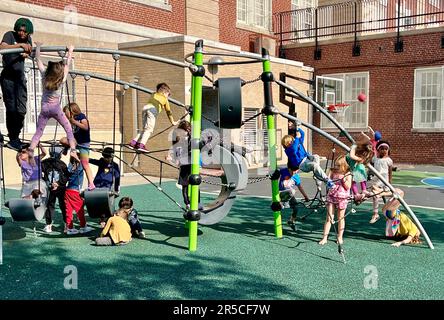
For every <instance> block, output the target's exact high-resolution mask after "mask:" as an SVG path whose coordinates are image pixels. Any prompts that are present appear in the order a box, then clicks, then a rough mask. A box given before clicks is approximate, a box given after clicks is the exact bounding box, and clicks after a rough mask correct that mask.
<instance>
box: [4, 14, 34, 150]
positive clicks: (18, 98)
mask: <svg viewBox="0 0 444 320" xmlns="http://www.w3.org/2000/svg"><path fill="white" fill-rule="evenodd" d="M33 32H34V27H33V25H32V22H31V21H30V20H29V19H26V18H19V19H18V20H17V21H16V22H15V24H14V31H8V32H6V33H5V34H4V35H3V39H2V41H1V44H0V49H15V48H23V49H24V51H25V52H23V53H12V54H4V55H2V57H3V70H2V72H1V75H0V85H1V88H2V92H3V101H4V103H5V108H6V128H7V130H8V135H9V141H10V142H9V143H8V144H7V146H8V147H10V148H13V149H16V150H19V149H20V147H21V142H20V139H19V136H20V131H21V130H22V129H23V122H24V120H25V115H26V105H27V100H28V92H27V85H26V76H25V59H26V58H28V57H29V55H30V54H31V51H32V39H31V34H32V33H33Z"/></svg>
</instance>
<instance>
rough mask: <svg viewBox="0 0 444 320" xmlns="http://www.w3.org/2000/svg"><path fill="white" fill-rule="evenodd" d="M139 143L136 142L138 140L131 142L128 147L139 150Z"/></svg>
mask: <svg viewBox="0 0 444 320" xmlns="http://www.w3.org/2000/svg"><path fill="white" fill-rule="evenodd" d="M138 144H139V143H138V142H137V141H136V140H134V139H133V140H131V142H130V143H128V145H129V146H130V147H133V148H136V149H137V146H138Z"/></svg>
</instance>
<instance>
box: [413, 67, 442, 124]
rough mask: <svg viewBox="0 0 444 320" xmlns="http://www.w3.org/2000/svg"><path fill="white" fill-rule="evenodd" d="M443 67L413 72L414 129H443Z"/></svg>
mask: <svg viewBox="0 0 444 320" xmlns="http://www.w3.org/2000/svg"><path fill="white" fill-rule="evenodd" d="M443 70H444V67H439V68H423V69H416V70H415V92H414V105H413V128H414V129H435V128H440V129H444V107H443V105H442V104H443V94H444V92H443V90H442V84H443V77H444V71H443Z"/></svg>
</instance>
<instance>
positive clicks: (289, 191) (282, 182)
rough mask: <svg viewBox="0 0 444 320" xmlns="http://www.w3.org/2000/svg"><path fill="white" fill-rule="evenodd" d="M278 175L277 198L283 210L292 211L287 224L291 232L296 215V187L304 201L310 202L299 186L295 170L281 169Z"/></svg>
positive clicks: (294, 229)
mask: <svg viewBox="0 0 444 320" xmlns="http://www.w3.org/2000/svg"><path fill="white" fill-rule="evenodd" d="M279 173H280V178H279V196H280V198H281V201H282V202H283V203H284V208H291V209H292V210H293V211H292V213H291V216H290V219H288V221H287V224H288V225H289V226H290V228H291V229H293V231H296V218H297V215H298V207H297V206H298V201H297V199H296V187H297V188H298V189H299V191H300V192H301V194H302V196H303V197H304V201H310V199H309V198H308V196H307V194H306V193H305V190H304V188H303V187H302V185H301V178H300V177H299V174H298V173H297V169H296V168H281V169H279ZM287 205H288V206H287Z"/></svg>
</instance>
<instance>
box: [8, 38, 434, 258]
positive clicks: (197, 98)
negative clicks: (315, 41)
mask: <svg viewBox="0 0 444 320" xmlns="http://www.w3.org/2000/svg"><path fill="white" fill-rule="evenodd" d="M41 51H42V52H58V53H59V55H60V56H61V57H63V56H64V53H65V51H66V48H65V47H42V48H41ZM75 51H77V52H85V53H96V54H108V55H112V57H113V59H114V78H109V77H105V76H103V75H98V74H93V73H88V72H85V71H76V70H73V71H71V72H70V73H71V75H72V76H73V77H75V76H83V77H84V78H85V81H87V80H89V79H90V78H96V79H100V80H103V81H108V82H112V83H114V97H115V94H116V85H117V84H119V85H122V86H123V88H124V91H125V90H127V89H128V88H133V89H136V90H140V91H142V92H146V93H153V90H150V89H147V88H144V87H142V86H140V85H136V84H132V83H128V82H125V81H122V80H118V79H116V63H117V61H118V60H119V57H120V56H127V57H132V58H138V59H146V60H151V61H157V62H162V63H166V64H169V65H174V66H177V67H180V68H187V69H188V70H189V71H190V73H191V104H190V106H189V107H187V106H186V105H185V104H183V103H181V102H179V101H176V100H174V99H171V98H169V100H170V102H172V103H174V104H176V105H178V106H180V107H183V108H185V109H186V110H187V113H189V114H190V115H191V125H192V132H191V175H190V177H189V184H190V186H191V187H190V200H191V204H190V208H189V209H185V208H183V207H182V206H181V205H180V204H179V203H177V201H175V200H174V199H173V198H172V197H170V196H169V195H168V194H167V193H166V192H165V191H164V190H163V189H162V187H161V180H160V183H159V185H156V184H155V183H153V182H152V181H151V180H150V179H149V178H148V177H147V176H146V175H144V174H143V173H141V172H139V171H138V170H137V169H135V168H134V167H133V166H131V164H128V163H127V162H125V161H124V160H123V159H122V157H117V156H116V157H117V158H118V159H119V160H120V161H123V162H124V163H126V164H128V165H129V167H130V168H132V169H133V170H134V171H135V172H137V173H139V174H140V175H141V176H142V177H144V179H145V180H147V181H148V182H149V183H151V184H153V185H155V187H156V188H157V190H158V191H160V192H162V193H163V194H164V195H165V196H167V197H168V198H169V199H170V200H172V201H173V202H175V204H176V205H177V206H178V207H179V208H180V209H181V210H182V211H183V212H184V213H183V216H184V218H185V219H186V227H187V228H188V232H189V238H188V250H189V251H196V250H197V228H198V223H199V222H200V223H201V224H214V223H217V222H219V221H220V220H221V219H222V218H223V217H225V216H226V215H227V214H228V212H229V211H230V209H231V207H232V205H233V203H234V199H235V197H236V194H237V192H239V191H241V190H243V189H244V188H245V187H246V185H247V183H248V170H247V166H246V163H245V159H243V157H242V156H241V155H239V154H238V153H236V152H232V151H231V150H228V149H229V148H226V147H225V146H220V145H216V146H214V147H213V148H212V152H213V153H214V157H213V160H215V161H216V162H218V163H219V164H220V165H221V167H222V169H223V171H224V175H223V178H222V182H221V183H220V186H221V191H220V193H219V196H218V197H217V199H216V200H215V202H213V203H212V204H210V205H208V206H206V207H204V208H203V209H199V188H200V184H201V183H202V176H201V172H200V154H201V143H200V142H201V131H202V130H201V124H202V118H203V117H202V80H203V78H204V77H205V70H206V69H205V67H206V66H207V67H213V68H214V67H217V66H219V65H230V64H245V63H261V64H262V73H261V76H260V78H258V79H255V80H254V81H257V80H259V79H260V80H261V81H262V82H263V93H264V106H263V109H262V110H261V114H263V115H265V116H266V120H267V132H268V151H269V165H270V174H269V177H267V179H268V178H270V179H271V190H272V205H271V208H272V211H273V217H274V233H275V236H276V237H278V238H280V237H282V215H281V210H282V205H281V202H280V197H279V187H278V183H279V171H278V169H277V159H276V149H277V137H276V119H275V117H276V115H279V116H282V117H284V118H286V119H288V120H291V121H297V122H298V123H299V124H301V125H302V126H304V127H306V128H308V129H310V130H312V131H314V132H316V133H318V134H320V135H322V136H323V137H325V138H326V139H328V140H330V141H331V142H333V143H334V144H335V145H337V146H339V147H340V148H342V149H344V150H345V151H347V152H348V151H349V150H350V148H349V147H348V146H347V145H345V144H344V143H342V142H341V141H339V140H338V139H337V138H335V137H333V136H331V135H330V134H328V133H327V132H325V131H323V130H321V129H319V128H318V127H316V126H314V125H312V124H310V123H306V122H304V121H302V120H301V119H298V118H296V117H294V116H291V115H289V114H288V113H286V112H282V111H279V110H278V109H277V108H276V107H275V106H274V104H273V95H272V93H273V92H272V91H273V90H272V86H273V84H277V85H278V86H280V87H283V88H285V89H286V90H288V91H290V92H291V93H292V94H294V95H295V96H297V97H298V98H299V99H301V100H302V101H305V102H306V103H308V104H310V105H311V106H313V107H314V108H316V109H317V110H319V111H320V112H321V113H322V114H323V115H324V116H325V117H327V118H328V119H329V120H330V121H331V122H332V123H333V124H334V125H335V126H336V127H337V128H338V129H339V130H340V131H341V132H342V133H343V134H344V136H345V137H347V139H348V140H349V141H350V142H351V143H353V142H354V141H353V138H352V137H351V135H350V134H349V133H348V132H347V131H346V130H345V129H344V127H342V126H341V125H340V124H339V123H338V122H337V121H336V119H335V118H334V117H332V116H331V115H330V114H329V113H328V112H327V111H325V110H324V108H322V107H321V106H320V105H319V104H318V103H317V102H316V101H314V100H313V99H312V98H311V97H309V96H307V95H305V94H303V93H302V92H300V91H299V90H297V89H294V88H292V87H291V86H289V85H288V84H286V83H284V82H282V81H280V80H278V79H276V78H275V77H274V75H273V73H272V70H271V61H270V56H269V53H268V52H267V50H265V49H263V50H262V55H261V56H258V55H255V54H246V53H226V52H205V51H204V44H203V41H202V40H199V41H196V43H195V50H194V52H193V53H191V54H188V55H187V56H186V57H185V61H184V62H183V61H175V60H171V59H167V58H163V57H158V56H152V55H147V54H142V53H137V52H131V51H121V50H111V49H97V48H82V47H80V48H76V49H75ZM20 52H23V49H5V50H0V54H8V53H20ZM205 55H210V56H231V57H236V58H240V59H242V60H240V61H239V60H238V61H229V62H224V61H223V60H222V59H210V60H208V61H204V56H205ZM233 79H238V78H233ZM235 81H239V80H235ZM220 83H221V85H224V84H223V83H224V82H223V81H221V82H220ZM226 83H232V82H230V81H227V82H226ZM230 85H231V84H230ZM236 86H237V85H236ZM239 89H240V86H239ZM85 90H87V89H86V83H85ZM236 90H237V89H236ZM220 91H221V92H222V91H223V90H220ZM114 100H115V99H114ZM231 104H234V105H236V106H234V107H233V106H231ZM230 107H231V109H230ZM239 107H240V108H242V105H241V104H239V103H237V104H236V103H233V102H231V101H230V102H228V105H227V106H226V108H225V109H223V112H224V114H223V117H220V118H221V119H222V118H224V119H228V120H227V121H229V122H230V121H236V122H237V123H238V124H237V125H239V124H240V125H242V124H243V123H242V122H241V121H238V119H237V117H230V112H233V113H234V112H238V111H239V109H238V108H239ZM114 114H116V107H115V105H114ZM255 117H256V116H255ZM233 118H236V119H234V120H233ZM230 119H231V120H230ZM249 120H251V119H248V120H247V121H249ZM219 124H220V122H219ZM231 125H233V124H231ZM221 127H223V126H222V125H221ZM228 127H230V126H228ZM115 131H116V123H115V117H114V122H113V142H112V146H113V147H114V146H117V145H119V144H117V143H116V141H115ZM1 138H2V139H3V136H1ZM99 144H100V143H99ZM107 144H109V143H107ZM104 145H105V144H103V146H104ZM1 149H2V151H1V154H0V156H1V158H2V159H1V166H2V168H0V169H1V172H3V141H2V142H1ZM91 149H92V150H94V148H91ZM130 152H134V151H130ZM144 156H147V157H150V158H154V157H153V156H152V154H149V153H148V154H144ZM154 159H155V160H157V161H159V163H160V172H161V173H160V175H161V176H162V166H163V165H170V164H166V163H165V162H163V161H162V160H159V159H156V158H154ZM368 168H369V170H370V171H371V172H373V174H374V175H375V176H376V177H378V178H379V179H380V180H381V181H382V182H383V183H384V184H385V185H386V186H387V187H388V188H389V189H390V191H391V192H392V193H393V195H394V197H396V198H398V199H399V201H400V202H401V204H402V205H403V206H404V208H405V209H406V210H407V211H408V213H409V214H410V216H411V217H412V218H413V220H414V222H415V224H416V225H417V226H418V228H419V229H420V231H421V233H422V234H423V235H424V237H425V239H426V241H427V244H428V246H429V247H430V248H431V249H433V248H434V247H433V244H432V242H431V240H430V238H429V237H428V235H427V233H426V231H425V230H424V228H423V227H422V225H421V223H420V222H419V220H418V219H417V217H416V216H415V214H414V212H413V211H412V210H411V208H410V207H409V205H408V204H407V203H406V202H405V201H404V199H403V198H402V197H400V196H399V194H397V192H396V190H395V189H394V187H393V186H392V185H391V184H390V183H389V182H388V181H386V180H385V179H384V178H383V177H382V176H381V175H380V174H379V173H378V172H377V171H376V170H375V169H374V168H373V167H372V166H371V165H368ZM1 178H2V180H3V182H4V175H3V174H2V177H1ZM0 188H2V187H0ZM1 191H2V190H0V197H1V195H2V192H1ZM92 199H95V197H92ZM0 200H1V198H0ZM12 200H14V199H12ZM30 201H32V200H30ZM94 201H95V200H94ZM11 205H12V208H11ZM9 206H10V211H11V214H12V215H14V214H13V212H14V211H17V210H15V209H17V207H16V206H15V204H14V201H12V202H11V201H10V203H9ZM19 207H20V206H19ZM28 207H29V208H28ZM26 208H28V209H29V210H28V209H27V210H25V211H26V212H27V214H26V216H27V218H26V219H38V217H37V215H36V214H35V209H36V206H35V203H33V204H32V205H30V206H27V207H26ZM31 211H32V212H31ZM13 219H14V216H13ZM17 220H18V219H17ZM4 222H5V219H4V217H2V215H1V212H0V263H1V262H2V258H3V256H2V251H1V248H2V246H1V240H2V238H1V235H2V225H3V224H4Z"/></svg>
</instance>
